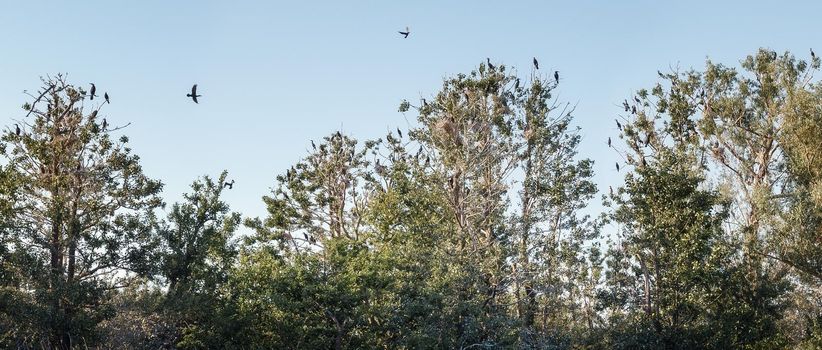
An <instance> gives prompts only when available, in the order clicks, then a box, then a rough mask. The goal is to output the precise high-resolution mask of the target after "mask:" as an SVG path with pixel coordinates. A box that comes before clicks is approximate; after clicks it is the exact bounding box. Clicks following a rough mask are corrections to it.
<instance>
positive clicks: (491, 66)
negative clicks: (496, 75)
mask: <svg viewBox="0 0 822 350" xmlns="http://www.w3.org/2000/svg"><path fill="white" fill-rule="evenodd" d="M485 60H486V61H488V69H494V65H493V64H491V59H490V58H488V57H486V58H485Z"/></svg>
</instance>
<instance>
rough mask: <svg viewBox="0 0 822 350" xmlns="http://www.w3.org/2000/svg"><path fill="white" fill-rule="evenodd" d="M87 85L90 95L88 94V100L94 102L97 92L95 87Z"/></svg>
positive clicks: (92, 84)
mask: <svg viewBox="0 0 822 350" xmlns="http://www.w3.org/2000/svg"><path fill="white" fill-rule="evenodd" d="M89 84H91V91H90V92H91V94H90V97H89V100H94V96H97V95H95V93H96V92H97V87H96V86H94V83H89Z"/></svg>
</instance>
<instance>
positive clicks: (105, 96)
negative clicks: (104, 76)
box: [103, 92, 111, 104]
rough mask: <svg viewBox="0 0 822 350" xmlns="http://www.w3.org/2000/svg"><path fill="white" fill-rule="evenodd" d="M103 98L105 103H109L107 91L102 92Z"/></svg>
mask: <svg viewBox="0 0 822 350" xmlns="http://www.w3.org/2000/svg"><path fill="white" fill-rule="evenodd" d="M103 98H104V99H106V103H108V104H111V101H109V100H108V92H106V93H103Z"/></svg>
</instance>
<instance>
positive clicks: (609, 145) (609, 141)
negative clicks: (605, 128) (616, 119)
mask: <svg viewBox="0 0 822 350" xmlns="http://www.w3.org/2000/svg"><path fill="white" fill-rule="evenodd" d="M610 147H611V137H610V136H609V137H608V148H610Z"/></svg>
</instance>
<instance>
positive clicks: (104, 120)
mask: <svg viewBox="0 0 822 350" xmlns="http://www.w3.org/2000/svg"><path fill="white" fill-rule="evenodd" d="M107 126H108V122H107V121H106V118H103V130H106V127H107Z"/></svg>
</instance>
